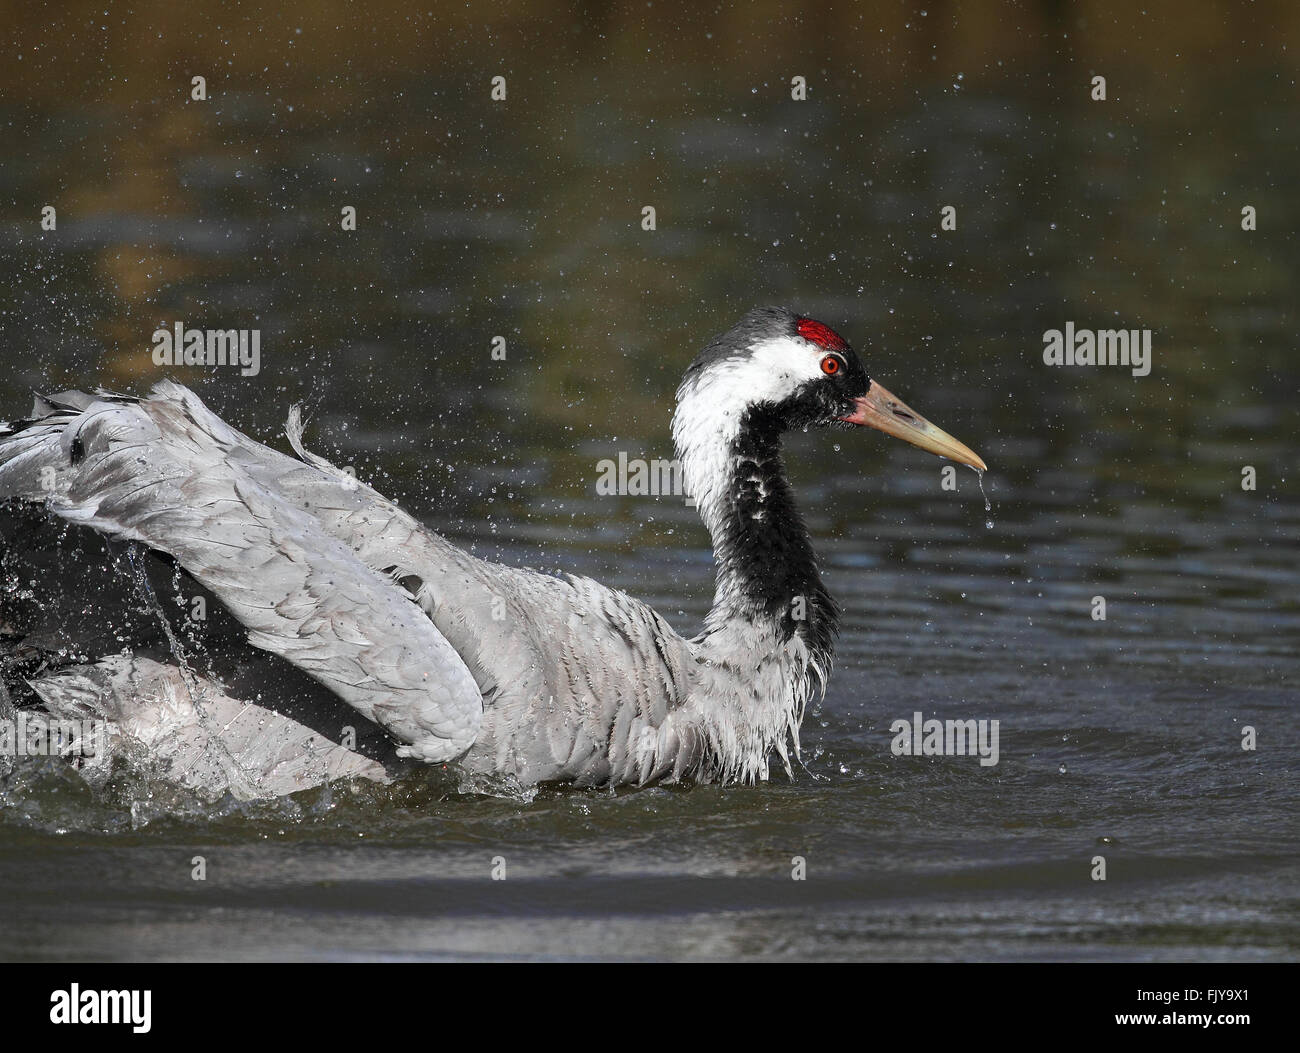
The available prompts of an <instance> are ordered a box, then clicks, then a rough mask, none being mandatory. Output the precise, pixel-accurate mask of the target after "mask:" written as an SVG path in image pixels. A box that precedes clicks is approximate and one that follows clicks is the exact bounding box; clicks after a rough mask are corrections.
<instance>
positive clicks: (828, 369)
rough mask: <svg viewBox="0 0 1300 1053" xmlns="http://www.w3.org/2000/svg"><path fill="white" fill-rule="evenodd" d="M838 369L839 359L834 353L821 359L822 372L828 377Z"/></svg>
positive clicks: (833, 374)
mask: <svg viewBox="0 0 1300 1053" xmlns="http://www.w3.org/2000/svg"><path fill="white" fill-rule="evenodd" d="M839 371H840V360H839V359H838V358H836V357H835V356H834V355H827V356H826V357H825V358H823V359H822V372H823V373H825V374H826V375H827V376H828V377H833V376H835V374H836V373H838V372H839Z"/></svg>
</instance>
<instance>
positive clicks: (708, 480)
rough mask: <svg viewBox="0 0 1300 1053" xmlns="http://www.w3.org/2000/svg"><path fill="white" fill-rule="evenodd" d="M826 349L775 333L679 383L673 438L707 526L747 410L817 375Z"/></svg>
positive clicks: (783, 397)
mask: <svg viewBox="0 0 1300 1053" xmlns="http://www.w3.org/2000/svg"><path fill="white" fill-rule="evenodd" d="M824 354H825V353H824V352H822V351H821V350H820V349H819V348H816V347H814V346H812V345H811V344H809V343H808V342H807V341H805V340H803V339H801V338H797V337H777V338H776V339H773V340H765V341H763V342H762V343H759V344H754V345H752V346H751V347H750V349H749V354H747V355H745V356H744V357H738V358H729V359H723V360H722V361H720V362H717V363H715V364H714V365H712V366H710V367H709V368H708V369H707V370H705V371H704V372H703V373H701V374H700V375H699V376H697V377H694V378H693V379H691V380H689V381H687V382H686V383H685V384H683V385H682V388H681V390H680V391H679V392H678V401H677V412H676V414H674V416H673V440H674V442H675V444H676V446H677V451H678V456H680V457H681V459H682V467H683V469H684V471H685V476H686V487H687V490H688V492H689V493H690V494H691V496H692V497H693V498H694V499H695V500H696V502H697V503H698V505H699V508H700V514H701V515H702V516H703V517H704V521H705V522H706V523H708V524H709V525H710V527H711V528H712V527H714V526H715V525H716V523H715V522H714V518H715V516H716V514H717V509H718V508H719V502H720V500H721V498H722V496H723V493H724V491H725V487H726V481H727V479H728V478H729V477H730V473H731V471H732V468H733V466H732V464H731V457H732V454H731V444H732V442H733V441H734V440H735V438H736V436H737V434H738V433H739V431H740V422H741V420H742V419H743V418H744V416H745V411H746V410H747V409H748V408H749V407H750V406H753V405H755V404H757V403H761V402H770V403H779V402H784V401H785V400H786V399H787V398H790V397H791V396H792V395H794V394H795V392H797V391H798V390H799V389H800V388H801V387H803V386H804V385H805V384H807V383H808V382H809V381H813V380H820V379H821V378H822V370H821V360H822V358H823V357H824Z"/></svg>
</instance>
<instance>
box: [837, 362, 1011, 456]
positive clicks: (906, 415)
mask: <svg viewBox="0 0 1300 1053" xmlns="http://www.w3.org/2000/svg"><path fill="white" fill-rule="evenodd" d="M855 402H856V406H855V408H854V410H853V412H852V413H851V414H850V415H849V416H847V417H841V418H840V420H842V421H844V422H845V423H846V424H860V425H862V426H863V427H865V428H876V429H877V430H879V431H883V432H884V433H885V434H886V435H892V436H894V438H896V439H902V440H903V441H904V442H910V443H911V444H912V445H913V446H919V447H920V448H921V449H923V450H925V451H926V452H928V453H937V454H938V455H939V456H940V457H947V458H948V459H949V460H951V461H956V462H957V463H958V464H969V465H970V466H971V467H972V468H977V469H979V471H981V472H982V471H985V470H986V469H987V468H988V466H987V465H986V464H985V463H984V462H983V460H981V459H980V455H979V454H977V453H976V452H975V451H974V450H972V449H971V448H970V447H969V446H966V445H965V444H963V443H960V442H958V441H957V440H956V439H954V438H953V437H952V436H951V435H949V434H948V433H947V432H946V431H944V430H943V429H942V428H937V427H935V426H934V425H933V424H931V423H930V422H929V421H928V420H926V419H925V418H924V417H922V416H921V415H920V414H919V413H917V412H916V410H914V409H911V408H910V407H909V406H908V405H907V404H906V403H905V402H903V401H902V400H901V399H898V398H896V397H895V396H893V395H891V394H890V393H889V392H888V391H886V390H885V389H884V388H882V387H881V386H880V385H879V384H877V383H876V382H875V381H874V380H873V381H872V382H871V386H870V387H868V388H867V393H866V394H865V395H863V396H862V398H860V399H856V400H855Z"/></svg>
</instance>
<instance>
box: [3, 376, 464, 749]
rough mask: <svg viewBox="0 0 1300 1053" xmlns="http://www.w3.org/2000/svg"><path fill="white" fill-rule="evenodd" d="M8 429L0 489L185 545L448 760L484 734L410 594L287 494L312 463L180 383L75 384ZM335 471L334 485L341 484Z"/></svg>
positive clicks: (178, 549)
mask: <svg viewBox="0 0 1300 1053" xmlns="http://www.w3.org/2000/svg"><path fill="white" fill-rule="evenodd" d="M37 410H38V412H37V413H36V414H35V415H34V416H36V417H37V419H35V420H33V421H28V422H21V423H20V424H19V425H17V426H7V430H8V431H9V432H10V433H9V434H7V435H0V499H3V498H14V497H17V498H20V499H23V500H28V501H44V503H45V506H46V507H47V508H48V509H49V510H50V511H51V512H53V513H54V514H56V515H58V516H60V517H61V518H63V519H65V520H67V521H68V522H72V523H78V524H82V525H85V526H88V527H91V528H93V529H96V530H99V531H102V532H104V533H106V534H109V535H111V536H113V537H116V538H120V539H125V540H133V541H139V542H142V543H144V544H146V545H148V546H150V547H151V548H154V549H157V550H159V551H161V552H165V553H167V554H169V555H170V556H172V557H173V558H175V559H176V561H177V562H178V563H180V564H181V566H183V567H184V568H185V569H186V570H187V571H188V572H189V573H190V574H192V575H193V576H194V577H195V578H196V579H197V580H198V581H200V582H201V583H202V584H203V585H205V586H206V587H207V588H209V589H210V590H211V591H212V592H213V593H214V594H215V595H216V596H217V597H218V598H219V599H220V600H221V602H222V603H223V604H224V605H225V606H226V607H227V608H229V610H230V611H231V613H232V614H234V615H235V617H236V618H238V619H239V620H240V621H241V622H242V623H243V624H244V625H245V626H246V627H247V629H248V638H249V641H250V642H251V643H252V644H254V645H255V646H257V647H260V648H263V649H265V650H267V651H270V652H272V653H274V654H278V655H280V656H282V657H284V658H285V659H287V660H288V661H290V662H292V663H293V664H294V665H296V666H298V667H299V668H301V669H303V670H304V671H305V672H307V673H308V674H309V675H311V676H312V677H313V678H315V679H316V680H318V681H319V682H320V683H322V684H324V685H325V686H326V687H328V688H329V689H330V690H331V691H333V692H334V693H335V694H337V695H338V696H339V697H340V698H342V699H343V700H344V701H346V702H348V703H349V704H350V705H352V706H353V707H354V708H356V709H357V710H358V711H359V712H360V713H362V714H363V715H364V716H366V717H368V718H369V719H372V720H374V721H375V722H376V723H378V724H380V725H381V726H383V727H384V728H386V729H387V730H388V731H389V732H390V733H391V734H393V735H394V736H395V737H396V738H398V739H399V740H401V741H402V742H405V743H407V744H408V746H407V747H406V748H405V749H404V750H401V751H399V752H400V753H401V754H402V755H404V756H412V757H415V758H418V759H420V760H424V761H429V762H437V761H445V760H451V759H452V758H454V757H457V756H459V755H460V754H462V753H464V752H465V751H466V750H467V749H468V748H469V747H470V745H472V744H473V742H474V740H475V738H476V737H477V734H478V730H479V725H480V723H481V720H482V698H481V696H480V694H479V691H478V687H477V685H476V683H475V681H474V678H473V677H472V676H471V674H470V672H469V670H468V669H467V668H466V666H465V663H464V662H462V661H461V660H460V658H459V656H458V655H457V654H456V651H455V650H454V649H453V647H452V646H451V644H449V643H448V641H447V640H446V639H445V638H444V637H443V636H442V634H441V633H440V632H439V631H438V630H437V629H436V628H435V626H434V625H433V624H432V623H431V622H430V620H429V619H428V618H427V617H426V616H425V615H424V614H423V612H422V611H421V610H420V609H419V608H418V607H417V606H416V605H415V604H413V603H412V602H411V600H410V597H409V595H408V594H407V593H405V592H404V591H403V590H402V589H400V588H399V587H397V586H396V585H395V584H394V583H393V581H392V580H391V579H390V578H388V577H386V576H385V575H384V574H382V573H380V572H378V571H377V570H375V569H373V568H372V567H370V566H367V565H366V563H365V562H363V561H362V560H359V559H358V558H357V557H356V554H355V553H354V552H353V550H352V548H350V547H349V545H347V544H346V543H344V542H342V541H340V540H339V539H338V538H337V537H335V536H333V535H331V534H330V533H329V532H327V531H326V530H325V529H324V528H323V527H322V524H321V522H320V521H319V520H318V519H317V518H316V517H315V516H314V515H312V514H311V513H310V512H308V511H306V510H305V509H303V508H301V507H299V506H298V505H297V504H295V503H294V502H293V501H290V500H285V499H284V497H283V495H282V494H281V493H280V492H279V491H278V489H277V487H276V486H275V475H276V472H277V470H278V471H279V472H280V473H281V474H286V475H287V474H291V473H292V472H293V471H294V470H296V469H298V468H299V467H301V466H300V465H299V464H298V462H296V461H294V460H293V459H292V458H289V457H286V456H284V455H282V454H278V453H276V452H274V451H272V450H270V449H268V448H267V447H264V446H261V445H260V444H257V443H254V442H253V441H252V440H250V439H248V438H247V437H246V436H244V435H242V434H240V433H239V432H237V431H235V430H234V429H233V428H230V427H229V426H228V425H226V424H225V423H224V422H223V421H221V420H220V419H219V418H218V417H217V416H216V415H215V414H213V413H211V412H210V411H208V409H207V408H206V407H205V406H204V405H203V404H202V402H200V401H199V399H198V398H197V397H196V396H194V395H193V393H192V392H190V391H188V390H186V389H185V388H182V387H180V386H179V385H176V384H173V383H170V382H166V381H164V382H163V383H161V384H159V385H158V386H157V387H156V388H155V390H154V393H153V394H152V395H151V396H149V397H148V398H146V399H142V400H139V401H137V400H134V399H125V398H116V397H99V398H91V397H90V396H86V395H83V394H80V393H69V394H67V395H64V396H57V397H55V398H54V399H49V400H38V407H37ZM337 485H338V484H337V482H335V487H336V488H337Z"/></svg>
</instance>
